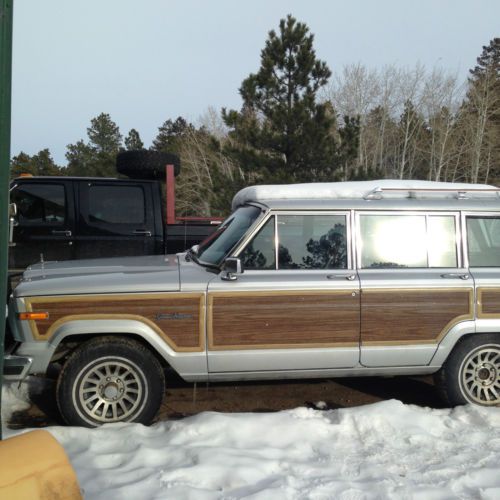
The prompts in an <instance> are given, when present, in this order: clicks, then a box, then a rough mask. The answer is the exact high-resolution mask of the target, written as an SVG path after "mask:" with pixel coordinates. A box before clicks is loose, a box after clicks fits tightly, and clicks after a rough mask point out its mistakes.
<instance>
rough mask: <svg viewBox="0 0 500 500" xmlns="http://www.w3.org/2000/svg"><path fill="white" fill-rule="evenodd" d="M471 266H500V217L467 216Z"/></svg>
mask: <svg viewBox="0 0 500 500" xmlns="http://www.w3.org/2000/svg"><path fill="white" fill-rule="evenodd" d="M467 246H468V251H469V265H470V266H471V267H500V217H467Z"/></svg>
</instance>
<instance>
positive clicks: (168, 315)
mask: <svg viewBox="0 0 500 500" xmlns="http://www.w3.org/2000/svg"><path fill="white" fill-rule="evenodd" d="M192 317H193V315H192V314H183V313H158V314H157V315H156V319H157V320H161V319H192Z"/></svg>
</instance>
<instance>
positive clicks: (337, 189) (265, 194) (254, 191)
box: [232, 179, 495, 210]
mask: <svg viewBox="0 0 500 500" xmlns="http://www.w3.org/2000/svg"><path fill="white" fill-rule="evenodd" d="M376 188H383V189H391V188H392V189H394V188H401V189H408V190H411V189H453V190H455V191H456V190H469V191H470V190H474V189H495V186H489V185H487V184H464V183H452V182H432V181H419V180H396V179H381V180H373V181H351V182H317V183H310V184H283V185H263V186H249V187H246V188H244V189H242V190H241V191H239V192H238V193H236V195H235V196H234V198H233V204H232V209H233V210H235V209H236V208H237V207H239V206H241V205H244V204H245V203H247V202H249V201H259V200H287V199H303V200H306V199H307V200H314V199H337V198H338V199H340V198H343V199H346V198H347V199H350V198H357V199H359V198H363V197H364V196H366V195H367V194H368V193H370V192H372V191H373V190H374V189H376ZM450 196H453V195H450Z"/></svg>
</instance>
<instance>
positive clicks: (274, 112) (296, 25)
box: [223, 15, 338, 182]
mask: <svg viewBox="0 0 500 500" xmlns="http://www.w3.org/2000/svg"><path fill="white" fill-rule="evenodd" d="M313 41H314V35H312V34H310V33H309V28H308V27H307V26H306V25H305V24H303V23H300V22H297V21H296V19H294V18H293V17H292V16H291V15H289V16H287V18H286V19H282V20H281V21H280V25H279V33H276V32H275V31H274V30H272V31H270V32H269V38H268V39H267V41H266V44H265V47H264V49H263V50H262V52H261V66H260V69H259V71H258V72H257V73H255V74H250V75H249V76H248V78H246V79H245V80H244V81H243V83H242V85H241V88H240V90H239V91H240V94H241V97H242V98H243V107H242V109H241V111H239V112H238V111H234V110H230V111H227V110H225V109H224V110H223V119H224V121H225V123H226V125H227V126H228V127H230V129H231V131H230V136H231V138H232V139H233V140H234V143H235V145H234V147H233V148H232V149H231V148H230V149H229V151H228V152H229V153H230V154H231V155H232V156H233V157H236V158H237V160H238V162H239V163H240V165H241V166H242V167H243V169H244V170H245V171H247V172H253V173H254V174H255V173H256V172H259V174H260V176H261V177H262V178H263V180H264V181H278V182H279V181H312V180H331V179H333V178H335V176H336V169H337V167H338V164H337V161H338V159H337V157H336V143H335V138H334V133H335V114H334V113H333V112H332V111H333V110H332V109H331V107H330V106H329V105H328V104H325V103H318V102H317V93H318V91H319V90H320V89H321V88H322V87H323V86H324V85H326V83H327V82H328V78H329V77H330V75H331V72H330V70H329V69H328V67H327V65H326V63H325V62H323V61H320V60H319V59H317V58H316V54H315V51H314V49H313Z"/></svg>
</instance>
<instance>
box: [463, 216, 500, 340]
mask: <svg viewBox="0 0 500 500" xmlns="http://www.w3.org/2000/svg"><path fill="white" fill-rule="evenodd" d="M463 217H464V224H465V227H466V246H467V257H468V263H469V269H470V273H471V275H472V276H473V278H474V282H475V285H476V313H477V319H478V323H480V327H481V331H485V332H487V331H492V332H498V326H497V324H498V320H499V319H500V286H499V283H500V215H499V214H498V213H487V212H485V213H468V214H464V216H463ZM491 320H497V322H496V323H495V322H493V323H491Z"/></svg>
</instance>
